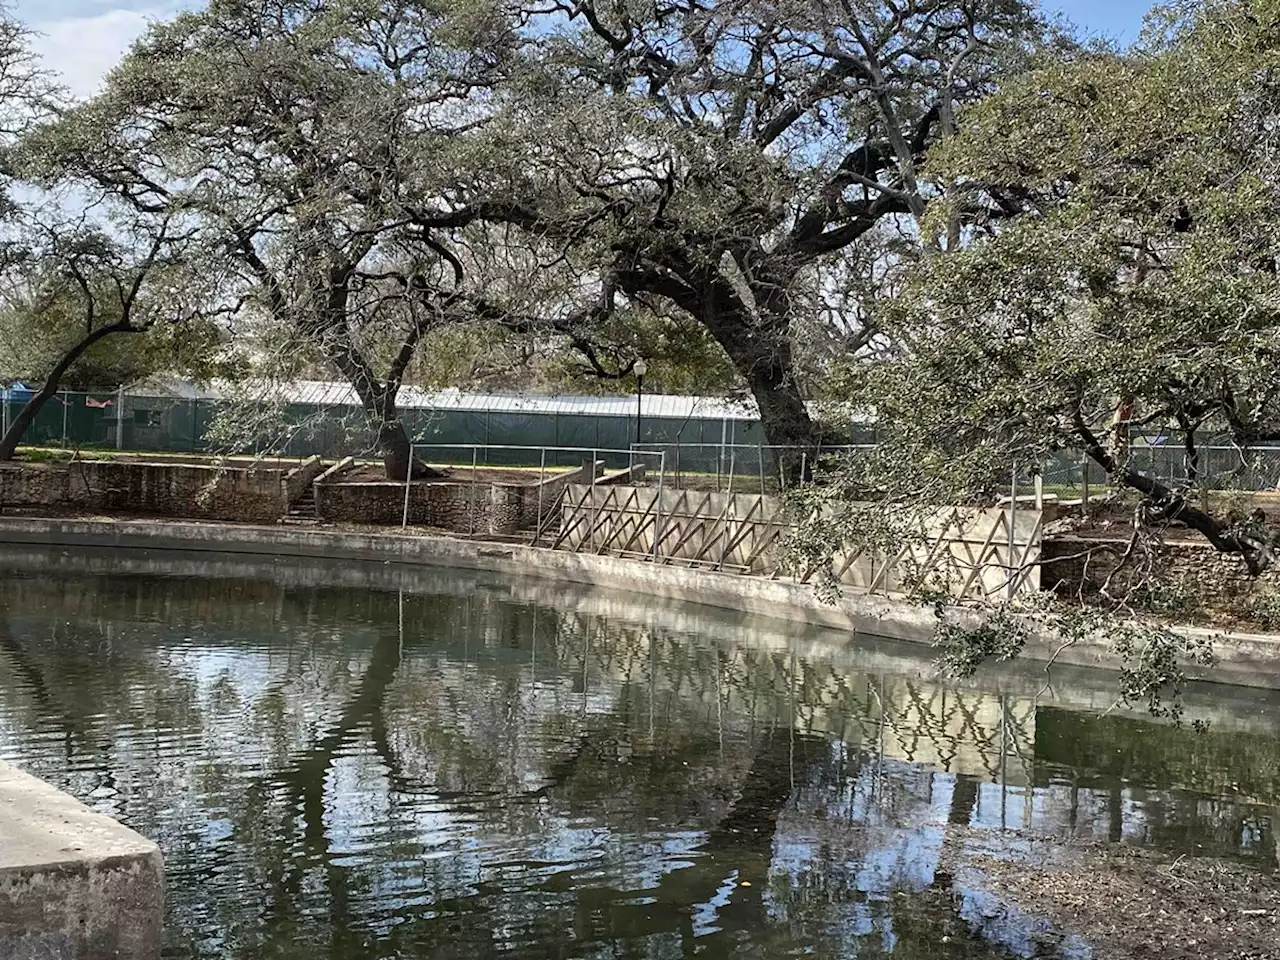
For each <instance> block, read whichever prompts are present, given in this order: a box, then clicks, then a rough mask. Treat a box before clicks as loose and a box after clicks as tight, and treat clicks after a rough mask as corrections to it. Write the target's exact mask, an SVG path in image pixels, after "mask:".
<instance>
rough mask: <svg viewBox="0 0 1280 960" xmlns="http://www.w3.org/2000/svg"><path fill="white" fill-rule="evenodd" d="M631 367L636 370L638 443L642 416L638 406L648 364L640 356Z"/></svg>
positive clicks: (640, 401) (642, 398)
mask: <svg viewBox="0 0 1280 960" xmlns="http://www.w3.org/2000/svg"><path fill="white" fill-rule="evenodd" d="M633 369H634V370H635V372H636V444H637V445H638V444H639V443H640V418H641V417H642V416H643V414H642V413H641V411H640V406H641V403H642V402H643V400H644V375H645V374H646V373H648V372H649V365H648V364H647V363H645V362H644V358H643V357H641V358H640V359H639V360H637V361H636V365H635V367H634V368H633Z"/></svg>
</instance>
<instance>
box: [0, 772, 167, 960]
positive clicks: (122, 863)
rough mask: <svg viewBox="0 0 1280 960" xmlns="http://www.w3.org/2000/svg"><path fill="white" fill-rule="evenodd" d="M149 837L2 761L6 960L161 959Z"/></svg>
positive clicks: (1, 956)
mask: <svg viewBox="0 0 1280 960" xmlns="http://www.w3.org/2000/svg"><path fill="white" fill-rule="evenodd" d="M163 919H164V866H163V862H162V860H161V857H160V848H159V847H157V846H156V845H155V844H154V843H152V842H151V841H150V840H147V839H146V838H144V837H141V836H139V835H138V834H136V833H134V832H133V831H132V830H130V829H128V828H127V827H124V826H122V825H120V824H119V823H116V821H114V820H112V819H111V818H110V817H106V816H103V815H102V814H100V813H94V812H93V811H92V810H90V809H89V808H88V807H86V806H84V804H82V803H80V802H79V801H77V800H76V799H74V798H73V797H70V796H68V795H67V794H65V793H63V792H62V791H60V790H56V789H54V788H53V787H51V786H49V785H48V784H47V783H45V782H44V781H42V780H38V779H36V778H35V777H33V776H30V775H28V774H26V773H23V772H22V771H21V770H19V769H18V768H17V767H13V766H10V765H9V764H6V763H3V762H0V960H156V958H158V957H159V956H160V934H161V928H162V924H163Z"/></svg>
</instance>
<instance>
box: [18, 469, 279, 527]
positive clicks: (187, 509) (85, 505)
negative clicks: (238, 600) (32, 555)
mask: <svg viewBox="0 0 1280 960" xmlns="http://www.w3.org/2000/svg"><path fill="white" fill-rule="evenodd" d="M283 478H284V470H280V469H259V468H254V469H246V468H235V467H215V466H206V465H196V464H170V463H141V462H131V461H111V460H78V461H76V462H74V463H70V464H24V463H14V464H5V465H3V466H0V509H5V508H25V509H39V508H42V507H45V508H51V509H55V510H100V511H102V512H104V513H111V512H116V513H127V514H140V515H153V516H161V517H185V518H192V519H210V520H239V521H244V522H275V521H278V520H279V519H280V518H281V517H283V516H284V514H285V511H286V503H285V493H284V484H283Z"/></svg>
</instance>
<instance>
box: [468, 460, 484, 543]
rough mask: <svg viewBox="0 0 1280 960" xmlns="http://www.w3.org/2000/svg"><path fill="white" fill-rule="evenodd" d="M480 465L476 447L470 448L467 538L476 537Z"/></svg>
mask: <svg viewBox="0 0 1280 960" xmlns="http://www.w3.org/2000/svg"><path fill="white" fill-rule="evenodd" d="M488 452H489V451H488V448H487V447H486V448H485V454H486V456H487V455H488ZM479 463H480V450H479V448H478V447H475V446H472V448H471V509H470V511H468V512H469V513H470V514H471V519H470V522H469V523H468V524H467V536H469V537H474V536H475V535H476V469H477V467H478V465H479Z"/></svg>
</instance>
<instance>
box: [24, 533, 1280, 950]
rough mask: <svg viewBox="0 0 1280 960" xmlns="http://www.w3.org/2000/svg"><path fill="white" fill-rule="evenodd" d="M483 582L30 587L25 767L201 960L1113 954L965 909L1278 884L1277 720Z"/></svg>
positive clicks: (41, 563) (77, 572)
mask: <svg viewBox="0 0 1280 960" xmlns="http://www.w3.org/2000/svg"><path fill="white" fill-rule="evenodd" d="M927 654H928V651H927V650H920V649H918V648H903V647H898V646H894V645H890V644H886V643H883V642H879V643H877V642H874V641H861V640H852V641H851V640H850V639H849V638H848V637H845V636H840V635H835V634H823V633H815V632H813V631H809V632H794V631H790V630H788V629H786V628H785V626H784V625H782V624H779V623H774V622H769V621H763V620H751V619H747V618H743V617H735V616H734V615H733V614H732V613H729V612H717V611H714V610H710V609H705V608H699V607H691V606H684V607H678V606H671V605H666V604H662V603H659V602H657V601H654V600H649V599H646V598H643V597H638V596H637V597H627V596H619V595H610V594H593V593H587V592H583V591H575V590H573V589H571V588H567V587H556V586H555V585H549V584H545V583H544V584H537V583H535V582H532V581H531V582H529V583H510V582H508V583H504V582H502V581H501V580H498V579H496V578H493V577H490V576H487V575H480V574H474V573H462V572H457V573H453V572H442V571H421V570H413V569H408V568H393V567H382V566H370V567H362V566H360V565H358V564H323V563H302V564H271V563H265V562H261V561H251V560H246V559H239V560H237V559H234V558H228V559H210V558H208V557H206V558H204V559H195V558H190V557H183V556H181V555H176V554H171V555H167V556H157V555H144V554H138V555H131V554H124V553H115V554H107V553H100V554H95V553H92V552H86V551H78V552H76V553H75V554H74V555H72V554H64V553H56V552H40V551H26V552H10V553H8V554H3V553H0V758H3V759H5V760H9V761H12V762H15V763H17V764H19V765H21V766H23V767H24V768H26V769H28V770H29V771H31V772H33V773H35V774H36V775H38V776H41V777H43V778H45V779H46V780H48V781H49V782H51V783H53V784H55V785H57V786H58V787H60V788H62V789H65V790H67V791H69V792H70V793H72V794H74V795H75V796H77V797H79V798H80V799H82V800H84V801H85V802H86V803H88V804H90V805H91V806H93V807H94V808H95V809H97V810H100V811H102V812H104V813H107V814H110V815H111V816H114V817H116V818H118V819H120V820H121V821H123V822H124V823H126V824H128V825H129V826H131V827H133V828H134V829H136V830H138V831H139V832H141V833H143V834H145V835H147V836H149V837H152V838H153V839H155V840H156V841H157V842H159V844H160V846H161V848H162V849H163V851H164V855H165V859H166V867H167V882H168V918H167V947H166V950H167V953H168V954H169V955H171V956H175V957H233V958H246V960H247V958H268V957H281V958H284V957H288V958H295V957H297V958H302V957H305V958H308V960H348V958H366V957H370V958H372V957H424V958H466V960H478V958H482V957H496V956H507V957H530V958H542V957H546V958H552V957H601V958H603V957H610V958H613V957H618V958H623V957H626V958H632V957H634V958H639V957H645V958H667V957H672V958H674V957H694V956H698V957H707V958H713V957H730V956H732V957H761V958H764V957H782V956H792V955H808V956H816V957H831V958H835V957H841V958H845V957H878V956H892V957H895V958H899V960H901V958H931V960H932V958H961V957H964V958H979V957H981V958H986V957H1003V956H1033V955H1045V956H1048V955H1067V956H1087V955H1088V949H1087V947H1086V946H1084V945H1082V944H1077V943H1072V942H1070V940H1069V939H1068V940H1067V941H1066V942H1063V941H1062V940H1061V939H1060V938H1059V939H1058V940H1054V939H1053V937H1052V936H1049V935H1048V934H1046V932H1045V930H1044V929H1043V928H1042V925H1038V923H1037V921H1036V920H1035V918H1028V917H1025V916H1019V915H1018V914H1017V913H1016V911H1013V912H1010V911H1008V910H1005V909H1003V908H1001V907H1000V906H999V905H998V904H993V903H992V902H991V900H990V898H989V897H986V896H984V894H983V893H982V891H981V889H980V888H977V887H972V886H966V885H965V884H962V883H961V882H959V881H958V880H956V879H955V877H956V876H957V875H958V870H957V867H958V866H959V865H961V864H962V862H963V860H964V858H965V857H966V856H967V855H968V854H969V853H972V852H973V851H975V850H978V851H984V852H986V853H994V854H996V855H1009V856H1016V855H1019V852H1020V851H1021V850H1023V849H1025V846H1026V842H1027V841H1026V839H1025V838H1026V836H1027V835H1028V834H1030V833H1036V834H1043V835H1047V836H1051V837H1056V838H1060V839H1063V840H1067V839H1071V838H1080V837H1096V838H1102V839H1107V838H1110V839H1113V840H1119V841H1122V842H1125V843H1130V844H1136V845H1144V846H1151V847H1155V848H1159V849H1161V850H1164V851H1167V852H1169V853H1170V854H1176V853H1179V852H1185V853H1202V854H1212V855H1217V856H1227V857H1233V858H1243V859H1245V860H1249V861H1252V862H1255V863H1256V864H1257V865H1258V866H1259V867H1260V868H1273V867H1274V866H1275V856H1276V844H1275V833H1274V829H1275V828H1274V813H1275V809H1276V808H1275V806H1274V805H1275V804H1277V803H1280V740H1277V730H1276V729H1275V721H1274V720H1272V719H1271V718H1274V717H1276V716H1277V711H1276V710H1275V709H1274V706H1275V704H1274V703H1273V701H1274V697H1272V696H1269V695H1265V694H1261V693H1249V692H1246V691H1233V690H1231V689H1230V688H1219V689H1218V690H1216V691H1209V692H1208V693H1205V694H1203V695H1202V696H1201V701H1202V702H1201V706H1207V707H1208V708H1209V709H1210V711H1211V713H1212V714H1213V715H1212V717H1211V719H1213V720H1214V726H1213V727H1212V728H1211V730H1210V733H1208V734H1207V735H1198V734H1196V733H1194V732H1192V731H1190V730H1177V729H1173V728H1170V727H1167V726H1160V725H1156V724H1153V723H1149V722H1146V721H1143V720H1139V719H1132V718H1128V717H1124V716H1120V715H1118V714H1115V713H1112V714H1110V715H1107V716H1101V715H1100V710H1099V707H1101V706H1105V704H1106V702H1107V698H1108V696H1109V695H1110V693H1111V691H1112V689H1113V688H1112V686H1111V684H1113V682H1114V681H1113V679H1112V678H1109V677H1107V675H1105V674H1092V673H1082V672H1080V671H1076V672H1071V671H1065V670H1064V671H1063V672H1062V674H1060V675H1055V685H1054V687H1053V689H1051V690H1049V691H1043V692H1042V690H1041V688H1042V687H1043V681H1044V678H1043V674H1042V673H1041V672H1040V671H1038V670H1034V669H1031V668H1026V669H1024V670H1023V671H1022V672H1017V671H1004V672H1001V673H996V672H992V673H990V674H984V675H983V676H982V677H980V678H979V682H978V683H977V684H976V685H967V686H965V687H963V688H959V687H955V686H948V685H946V684H944V683H941V682H939V681H938V679H937V678H936V677H935V675H934V671H933V669H932V666H931V665H930V663H929V660H928V656H927Z"/></svg>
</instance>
